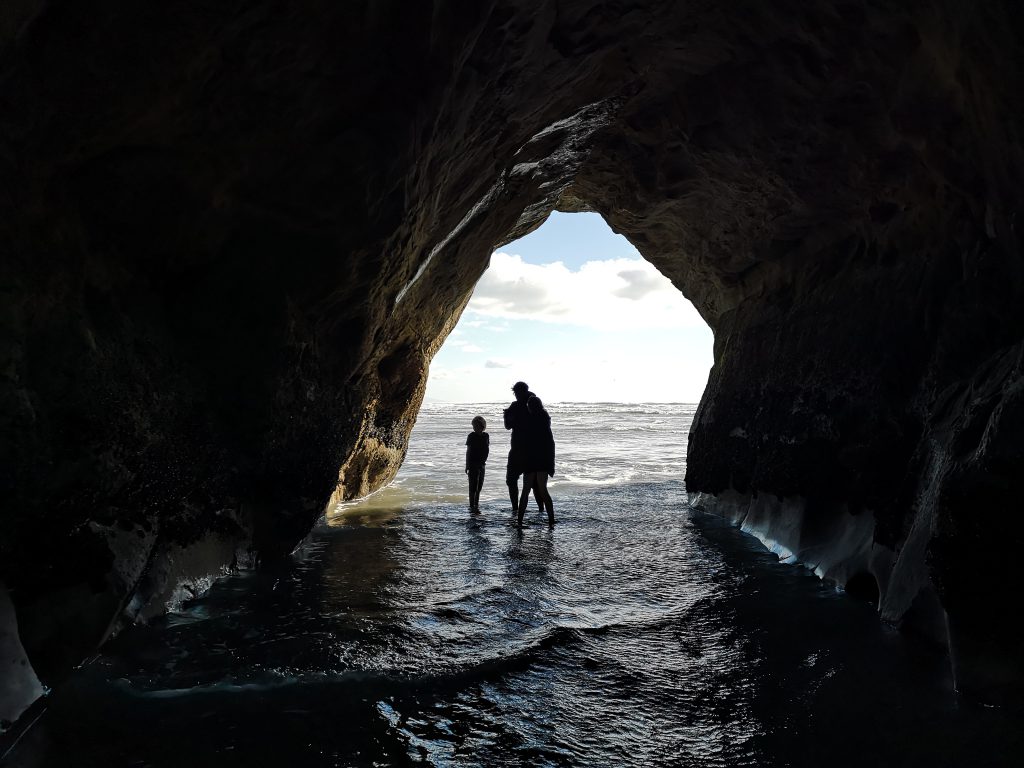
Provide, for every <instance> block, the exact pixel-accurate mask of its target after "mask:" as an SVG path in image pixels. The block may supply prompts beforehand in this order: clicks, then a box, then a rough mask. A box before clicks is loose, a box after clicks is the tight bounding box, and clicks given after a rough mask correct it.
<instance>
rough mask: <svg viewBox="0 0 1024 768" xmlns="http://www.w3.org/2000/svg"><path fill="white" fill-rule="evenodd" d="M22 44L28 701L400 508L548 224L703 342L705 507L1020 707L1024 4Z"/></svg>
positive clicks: (54, 7)
mask: <svg viewBox="0 0 1024 768" xmlns="http://www.w3.org/2000/svg"><path fill="white" fill-rule="evenodd" d="M12 9H14V10H11V11H10V12H8V11H7V10H5V11H4V12H3V13H4V14H7V15H5V18H4V24H2V25H0V33H2V34H0V40H2V41H3V46H4V48H3V54H2V58H0V178H3V179H4V187H3V190H2V192H0V243H2V246H0V247H2V248H3V261H2V265H3V275H2V285H3V288H4V295H5V299H4V303H3V314H2V317H0V344H2V347H0V355H2V361H3V365H2V370H3V372H4V375H3V378H2V380H0V402H2V408H0V419H2V421H0V429H2V432H3V435H4V440H3V443H2V445H3V448H2V453H0V472H2V473H3V474H2V483H3V489H4V497H5V503H4V511H3V516H2V525H3V536H2V539H0V564H2V565H0V579H3V580H4V581H5V582H6V583H7V585H8V587H9V588H10V591H11V595H12V599H13V602H14V605H15V606H16V608H17V613H18V621H19V624H20V628H19V632H20V636H21V640H22V642H23V643H24V646H25V649H26V651H27V653H28V656H29V658H31V660H32V663H33V665H35V667H36V670H37V671H38V672H39V675H40V677H42V678H43V680H44V681H47V682H52V681H56V680H59V679H60V677H61V675H62V674H64V672H66V670H67V669H69V668H70V666H71V665H72V664H74V663H76V662H77V661H78V660H79V659H81V658H82V657H83V656H84V655H85V654H86V653H88V652H89V650H88V649H91V648H93V647H95V645H96V644H97V643H99V642H101V641H102V640H103V638H104V637H106V636H107V635H108V634H109V633H110V632H111V631H113V629H115V628H116V627H117V626H118V625H119V623H120V622H122V621H125V620H131V619H132V617H134V616H139V615H144V614H146V613H147V612H148V611H150V610H153V606H159V605H160V604H162V601H165V600H166V596H167V594H168V592H167V590H168V589H169V590H171V593H173V591H174V589H176V588H177V586H176V585H172V584H171V582H174V581H175V580H176V579H178V578H183V579H185V580H186V581H187V580H191V582H190V583H193V584H197V585H198V584H201V583H202V579H203V578H204V576H203V575H202V574H203V573H206V574H210V573H217V572H219V569H220V568H221V567H222V566H223V567H230V566H231V565H232V563H233V562H235V561H236V560H238V559H240V558H241V559H246V558H252V559H254V560H255V559H259V558H273V557H280V556H284V555H287V553H289V552H290V551H291V550H292V548H293V547H294V546H295V545H296V544H297V543H298V542H299V541H300V540H301V539H302V537H303V536H304V535H305V534H306V532H307V531H308V530H309V528H310V526H311V525H312V524H313V523H314V521H315V520H316V518H317V517H318V516H319V515H320V514H321V512H322V511H323V509H324V506H325V504H327V502H328V501H329V500H331V499H344V498H351V497H353V496H355V495H357V494H362V493H365V492H367V491H369V490H372V489H374V488H375V487H379V486H380V485H381V484H383V483H386V482H387V481H389V480H390V479H391V478H392V477H393V476H394V473H395V472H396V471H397V468H398V466H399V464H400V462H401V459H402V457H403V455H404V451H405V446H406V440H407V437H408V433H409V430H410V429H411V426H412V423H413V421H414V420H415V414H416V412H417V410H418V407H419V403H420V400H421V398H422V393H423V386H424V380H425V375H426V368H427V365H428V364H429V360H430V358H431V357H432V356H433V354H434V352H436V350H437V349H438V347H439V346H440V344H441V343H442V342H443V340H444V338H445V336H446V335H447V333H448V332H449V331H450V330H451V328H452V327H453V325H454V323H455V322H456V321H457V319H458V316H459V314H460V313H461V311H462V309H463V308H464V306H465V304H466V302H467V301H468V297H469V295H470V292H471V291H472V288H473V286H474V284H475V283H476V281H477V279H478V278H479V277H480V275H481V274H482V273H483V271H484V269H485V268H486V264H487V259H488V255H489V254H490V252H491V251H492V249H493V248H494V247H495V246H497V245H499V244H501V243H504V242H508V241H509V240H511V239H513V238H515V237H518V236H521V235H522V234H525V233H526V232H528V231H530V230H531V229H532V228H534V227H536V226H537V225H539V224H540V223H541V222H542V221H543V219H544V217H545V216H546V215H547V214H548V212H550V210H552V208H554V207H560V208H562V209H565V210H595V211H598V212H600V213H601V214H602V215H603V216H604V217H605V218H606V220H607V221H608V222H609V223H610V224H611V225H612V226H613V228H615V229H616V230H617V231H619V232H622V233H623V234H625V235H626V236H627V237H629V238H630V240H631V241H632V242H633V243H634V244H635V245H636V246H637V247H638V248H639V250H640V251H641V253H643V254H644V256H645V257H646V258H648V259H649V260H650V261H652V263H654V264H655V265H656V266H657V267H658V268H659V269H660V270H661V271H662V272H664V273H665V274H666V275H667V276H669V277H670V278H671V279H672V280H673V282H674V283H675V284H676V285H677V286H678V287H679V288H680V290H681V291H683V293H684V294H685V295H686V296H687V297H689V298H690V299H691V300H692V301H694V303H695V305H696V306H697V308H698V310H699V311H700V312H701V314H702V315H703V317H704V318H705V319H706V320H707V321H708V323H709V324H710V325H711V326H712V328H713V330H714V331H715V367H714V369H713V371H712V374H711V377H710V381H709V386H708V390H707V392H706V393H705V396H704V398H703V400H702V403H701V407H700V411H699V414H698V417H697V419H696V422H695V424H694V430H693V432H692V433H691V437H690V448H689V464H688V472H687V485H688V487H689V489H690V490H691V492H695V493H696V492H700V493H703V494H704V498H705V500H708V499H709V498H710V499H718V500H719V501H720V502H722V503H725V502H726V501H728V500H729V499H733V498H741V499H743V500H744V501H743V504H745V505H746V508H747V509H748V510H749V509H750V508H754V507H756V509H757V510H759V511H758V513H757V517H758V519H759V521H760V522H759V523H758V525H759V530H762V531H763V532H765V531H767V532H771V531H774V532H776V533H778V536H777V537H776V538H778V541H777V542H776V543H777V544H778V545H779V546H780V547H783V548H785V549H787V550H788V551H792V552H794V553H796V552H799V551H801V542H802V541H814V542H815V544H814V546H815V547H819V548H820V549H821V551H820V552H819V555H814V556H813V557H812V560H813V559H816V558H817V559H819V565H820V563H822V562H826V561H828V562H829V563H830V566H829V568H826V569H824V571H823V572H829V573H832V575H834V576H835V578H837V579H839V580H840V581H842V580H843V579H844V578H851V577H852V576H854V575H856V574H858V573H861V572H863V571H864V569H867V570H868V571H869V572H871V573H873V574H874V577H875V578H876V579H877V584H878V587H879V600H880V603H881V609H882V611H883V613H884V614H885V615H886V617H887V618H889V619H890V620H893V621H903V620H905V619H906V617H907V616H910V615H911V614H913V613H914V612H915V611H916V612H917V613H920V614H923V615H926V616H927V617H928V618H927V619H926V620H924V619H922V620H920V621H917V622H916V623H917V624H919V625H921V626H925V625H927V626H929V627H934V625H935V617H936V616H937V615H938V613H940V612H941V613H943V614H948V617H949V620H948V625H949V627H950V631H951V635H950V637H951V638H952V646H953V648H954V650H955V654H954V656H955V658H956V660H957V669H958V674H959V681H960V684H961V685H962V686H963V687H964V688H965V689H968V688H973V689H974V690H977V691H980V692H983V693H986V694H987V693H993V692H999V691H1002V690H1004V689H1018V690H1019V688H1020V684H1021V681H1022V677H1021V666H1020V659H1021V652H1020V650H1019V648H1020V646H1019V643H1017V642H1016V641H1015V635H1014V634H1013V633H1012V630H1011V629H1010V626H1009V624H1008V623H1007V621H1006V620H1004V617H1006V616H1007V615H1008V613H1007V611H1006V609H1005V608H1006V605H1008V604H1009V603H1010V602H1011V601H1012V600H1013V599H1014V598H1013V593H1012V589H1011V587H1010V586H1009V585H1010V584H1012V581H1011V580H1010V576H1011V574H1012V572H1013V570H1014V565H1013V564H1014V562H1015V558H1014V554H1015V553H1016V551H1018V550H1019V548H1020V544H1021V542H1020V534H1019V533H1017V531H1019V530H1020V529H1019V527H1018V526H1016V525H1015V523H1014V522H1012V515H1010V516H1009V518H1010V520H1009V521H1008V518H1007V516H1006V512H1007V511H1012V510H1015V509H1016V507H1017V506H1018V504H1017V502H1016V494H1015V493H1014V490H1013V489H1014V485H1013V483H1014V480H1015V470H1016V469H1017V468H1018V467H1019V466H1020V465H1021V461H1020V460H1021V450H1022V446H1024V423H1022V422H1024V416H1022V413H1024V409H1022V406H1021V396H1020V391H1021V386H1020V382H1021V373H1020V368H1021V365H1020V362H1021V361H1020V350H1021V339H1022V337H1024V301H1021V299H1022V274H1024V269H1022V262H1021V253H1020V246H1019V242H1018V234H1017V227H1018V226H1019V209H1020V196H1019V191H1018V186H1019V179H1020V178H1021V177H1022V174H1021V170H1022V165H1024V162H1022V153H1021V147H1020V144H1019V139H1018V136H1019V123H1020V118H1019V105H1018V100H1017V94H1018V93H1019V91H1020V85H1021V79H1022V78H1021V72H1020V61H1021V58H1020V56H1019V40H1020V39H1021V36H1020V34H1019V33H1020V31H1021V30H1020V26H1019V21H1018V16H1019V15H1018V14H1016V13H1015V11H1014V6H1012V4H1010V3H1008V2H994V3H987V4H985V5H984V7H980V8H978V7H970V8H967V7H965V8H958V9H953V8H951V7H950V6H949V5H948V4H946V3H939V2H924V3H918V4H916V5H914V6H913V7H901V6H899V7H898V6H878V5H877V4H867V3H862V2H843V3H838V4H837V3H832V2H827V3H826V2H811V3H808V2H799V3H798V2H795V0H792V1H787V2H783V1H781V0H776V1H775V2H771V3H748V2H730V3H725V4H722V3H716V4H710V5H709V4H703V5H702V4H696V5H695V4H692V3H674V2H654V1H650V2H647V1H641V0H636V1H635V2H629V3H624V4H623V3H620V4H614V5H609V4H607V3H596V2H589V1H580V2H568V3H566V2H559V3H555V2H544V1H542V0H537V1H536V2H531V3H525V4H524V3H515V4H507V3H501V2H493V3H476V4H468V5H458V6H456V5H453V4H449V3H433V4H428V3H413V4H408V3H402V4H399V3H372V4H366V5H362V4H358V3H344V4H340V5H338V4H323V3H318V2H302V3H298V4H294V3H293V4H291V5H289V6H288V7H287V8H284V7H280V6H277V5H274V4H270V3H265V2H254V3H247V4H243V5H237V4H220V5H217V4H214V5H192V6H188V7H173V8H172V7H166V8H165V7H162V6H161V7H156V6H148V5H147V6H145V7H142V6H139V5H138V4H119V3H113V2H97V3H88V4H51V5H46V6H38V7H37V6H36V5H35V4H32V3H18V4H16V8H15V6H12ZM772 499H775V501H772ZM780 500H781V501H780ZM729 503H732V502H729ZM797 508H799V509H800V512H799V514H796V513H793V514H792V515H790V514H789V513H786V512H784V510H787V509H789V510H795V509H797ZM751 519H752V520H753V518H751ZM110 531H120V532H122V533H119V534H117V535H116V536H114V537H113V538H112V536H111V535H110V533H109V532H110ZM122 534H123V535H122ZM783 534H784V536H785V538H786V539H787V540H783ZM766 535H769V534H766ZM770 535H771V536H775V535H776V534H775V533H771V534H770ZM126 536H127V537H129V538H127V539H125V537H126ZM131 537H134V538H131ZM125 541H129V542H131V543H130V545H129V546H126V545H125ZM29 544H30V546H29ZM183 552H191V553H193V554H194V557H193V555H188V556H184V555H183V557H185V560H187V561H188V562H189V563H192V565H189V566H188V567H187V568H184V569H182V570H180V571H178V570H175V568H173V567H170V566H167V567H166V568H165V567H163V566H160V565H159V564H160V563H169V562H171V561H174V562H180V560H177V559H175V557H176V556H175V555H174V553H183ZM197 553H198V554H197ZM879 553H881V554H879ZM890 563H892V564H893V565H892V566H891V567H890V566H889V564H890ZM886 571H888V572H886ZM186 572H187V573H186ZM159 573H163V574H164V576H159ZM174 574H178V575H174ZM161 584H162V586H161ZM935 595H938V600H935V599H934V597H935ZM923 605H924V606H926V607H924V608H922V607H921V606H923ZM914 606H917V607H916V608H914ZM72 625H73V626H74V627H75V629H69V627H70V626H72ZM933 634H934V633H933ZM982 660H984V664H982V663H981V662H982Z"/></svg>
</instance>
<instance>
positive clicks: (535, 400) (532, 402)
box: [526, 395, 544, 413]
mask: <svg viewBox="0 0 1024 768" xmlns="http://www.w3.org/2000/svg"><path fill="white" fill-rule="evenodd" d="M526 407H527V408H529V409H530V413H544V403H542V402H541V400H540V398H539V397H537V396H536V395H530V397H529V399H527V401H526Z"/></svg>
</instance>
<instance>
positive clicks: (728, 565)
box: [8, 403, 1024, 768]
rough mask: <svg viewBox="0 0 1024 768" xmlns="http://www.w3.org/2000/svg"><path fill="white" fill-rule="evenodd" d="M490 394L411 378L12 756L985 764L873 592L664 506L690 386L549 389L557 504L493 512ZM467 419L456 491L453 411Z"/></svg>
mask: <svg viewBox="0 0 1024 768" xmlns="http://www.w3.org/2000/svg"><path fill="white" fill-rule="evenodd" d="M504 405H506V404H495V403H490V404H486V403H482V404H472V405H451V404H440V403H427V404H425V405H424V407H423V409H422V411H421V414H420V416H419V419H418V421H417V423H416V427H415V429H414V430H413V433H412V437H411V442H410V447H409V453H408V456H407V459H406V461H405V463H404V464H403V466H402V469H401V471H400V472H399V475H398V477H397V478H396V480H395V481H394V482H393V483H392V484H391V485H390V486H389V487H387V488H385V489H383V490H381V491H379V492H378V493H376V494H374V495H373V496H371V497H369V498H367V499H364V500H360V501H358V502H353V503H348V504H342V505H339V506H338V507H336V508H334V509H331V510H329V511H328V513H327V514H326V515H325V517H324V519H323V521H322V522H321V524H319V525H318V526H317V528H316V529H315V530H314V531H313V533H312V534H311V535H310V537H309V539H308V541H307V542H306V543H305V544H304V545H303V546H302V547H301V548H300V549H299V550H297V551H296V553H295V554H294V555H293V557H292V558H291V560H290V561H288V562H286V563H283V564H282V565H281V566H279V567H275V568H273V569H264V570H259V571H251V572H243V573H239V574H237V575H233V576H229V577H226V578H223V579H221V580H219V581H218V582H216V583H215V584H214V586H213V587H212V588H211V589H210V591H209V592H208V593H207V594H206V595H204V596H202V597H200V598H198V599H196V600H193V601H191V602H188V603H186V604H184V605H182V606H180V607H179V608H178V609H177V610H175V611H174V612H172V613H170V614H168V615H167V616H165V617H163V618H161V619H159V620H157V621H155V622H153V623H152V624H150V625H148V626H137V627H133V628H131V629H129V630H127V631H124V632H122V633H121V634H120V635H119V636H118V637H117V638H115V639H114V640H113V641H112V642H111V643H109V644H108V645H107V647H106V648H104V649H103V652H102V653H101V654H99V655H98V656H97V658H95V659H94V660H92V661H91V663H89V664H86V665H84V666H83V667H81V668H80V669H79V670H78V671H77V672H76V673H75V675H74V676H73V678H72V679H71V680H70V681H69V682H68V683H67V684H66V685H64V686H62V687H61V688H60V689H58V690H57V691H56V692H55V693H54V694H52V695H51V696H50V699H49V702H48V707H47V710H46V712H45V713H44V714H43V716H42V717H41V718H40V720H39V722H38V723H37V724H36V726H35V727H33V728H32V729H31V730H30V731H29V732H28V733H27V735H26V736H25V737H24V738H23V739H22V741H21V743H20V744H19V745H18V747H17V749H16V750H15V751H14V752H13V753H12V754H11V755H9V756H8V764H10V765H12V766H33V767H34V766H106V767H110V766H168V767H169V766H218V767H220V768H223V767H224V766H236V765H237V766H243V765H244V766H272V765H287V766H404V765H434V766H722V767H723V768H724V767H726V766H801V767H802V766H815V767H819V766H864V765H868V766H896V765H899V766H910V767H916V766H921V767H922V768H923V767H924V766H929V767H933V766H968V765H969V766H1011V765H1021V764H1022V762H1021V758H1022V755H1024V736H1022V734H1024V728H1022V727H1021V726H1022V724H1024V721H1022V718H1021V714H1020V713H1019V712H1012V711H1006V710H999V709H989V708H984V707H980V706H975V705H972V704H970V703H969V702H966V701H963V700H961V699H960V698H959V697H957V695H956V694H955V693H954V691H953V687H952V682H951V680H950V676H949V668H948V661H947V660H946V658H945V657H944V656H943V655H942V654H941V653H938V652H936V651H935V650H934V649H931V648H929V647H926V646H924V645H921V644H920V643H918V642H917V641H915V640H913V639H912V638H908V637H905V636H903V635H901V634H899V633H897V632H895V631H893V630H892V629H890V628H888V627H886V626H885V625H883V624H882V623H881V622H880V621H879V620H878V617H877V612H876V607H875V606H874V605H872V604H870V603H868V602H863V601H858V600H855V599H853V598H851V597H849V596H847V595H846V594H844V593H843V592H842V590H840V589H837V588H836V587H835V586H833V585H830V584H827V583H823V582H821V581H820V580H819V579H818V578H816V577H815V576H814V575H813V574H811V573H809V572H808V571H806V570H805V569H803V568H801V567H799V566H793V565H787V564H781V563H779V562H778V559H777V558H776V557H775V556H774V555H772V554H771V553H770V552H768V551H767V550H765V548H764V547H763V546H761V544H760V543H759V542H758V541H756V540H755V539H752V538H751V537H749V536H746V535H745V534H743V533H741V532H739V531H738V530H736V529H734V528H732V527H730V526H728V525H726V524H724V523H723V522H722V521H721V520H719V519H717V518H714V517H711V516H707V515H703V514H700V513H697V512H695V511H693V510H690V509H689V508H688V507H687V505H686V489H685V486H684V483H683V475H684V472H685V465H686V437H687V432H688V429H689V425H690V423H691V421H692V419H693V415H694V411H695V406H693V405H685V404H615V403H551V404H548V410H549V411H550V413H551V416H552V429H553V431H554V434H555V440H556V445H557V452H556V474H555V477H554V478H553V479H552V480H551V481H550V483H549V489H550V491H551V494H552V496H553V498H554V506H555V515H556V518H557V520H558V522H557V525H556V526H555V527H554V528H553V529H551V528H548V526H547V525H546V518H545V517H544V516H543V515H541V514H540V513H539V512H537V510H536V506H535V504H534V503H533V501H532V500H531V503H530V510H529V511H528V513H527V516H526V522H527V523H528V525H527V526H526V527H525V529H518V528H515V527H513V526H511V525H510V523H511V522H512V513H511V508H510V503H509V499H508V497H507V491H506V487H505V484H504V474H505V473H504V467H505V456H506V454H507V450H508V434H507V433H506V432H505V430H504V429H502V426H501V409H502V408H503V407H504ZM478 414H479V415H482V416H484V418H486V419H487V421H488V432H489V433H490V435H491V457H490V461H489V462H488V470H487V476H486V480H485V484H484V490H483V493H482V494H481V509H482V512H481V514H479V515H471V514H470V512H469V509H468V494H467V487H466V486H467V482H466V476H465V474H464V472H463V466H464V464H463V462H464V455H465V438H466V434H467V433H468V432H469V431H470V429H471V427H470V420H471V419H472V417H473V416H475V415H478Z"/></svg>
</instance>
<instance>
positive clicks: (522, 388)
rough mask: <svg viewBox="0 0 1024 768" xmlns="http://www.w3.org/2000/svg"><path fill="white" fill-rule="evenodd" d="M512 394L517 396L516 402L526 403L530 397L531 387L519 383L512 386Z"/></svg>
mask: <svg viewBox="0 0 1024 768" xmlns="http://www.w3.org/2000/svg"><path fill="white" fill-rule="evenodd" d="M512 392H513V394H515V396H516V400H518V401H519V402H521V403H524V402H526V399H527V398H528V397H529V396H530V387H529V385H528V384H527V383H526V382H525V381H517V382H516V383H515V384H513V385H512Z"/></svg>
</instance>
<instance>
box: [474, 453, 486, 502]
mask: <svg viewBox="0 0 1024 768" xmlns="http://www.w3.org/2000/svg"><path fill="white" fill-rule="evenodd" d="M484 469H485V467H484V465H483V464H481V465H480V469H479V470H478V472H477V477H476V497H475V499H476V511H477V512H479V511H480V491H482V490H483V488H484Z"/></svg>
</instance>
